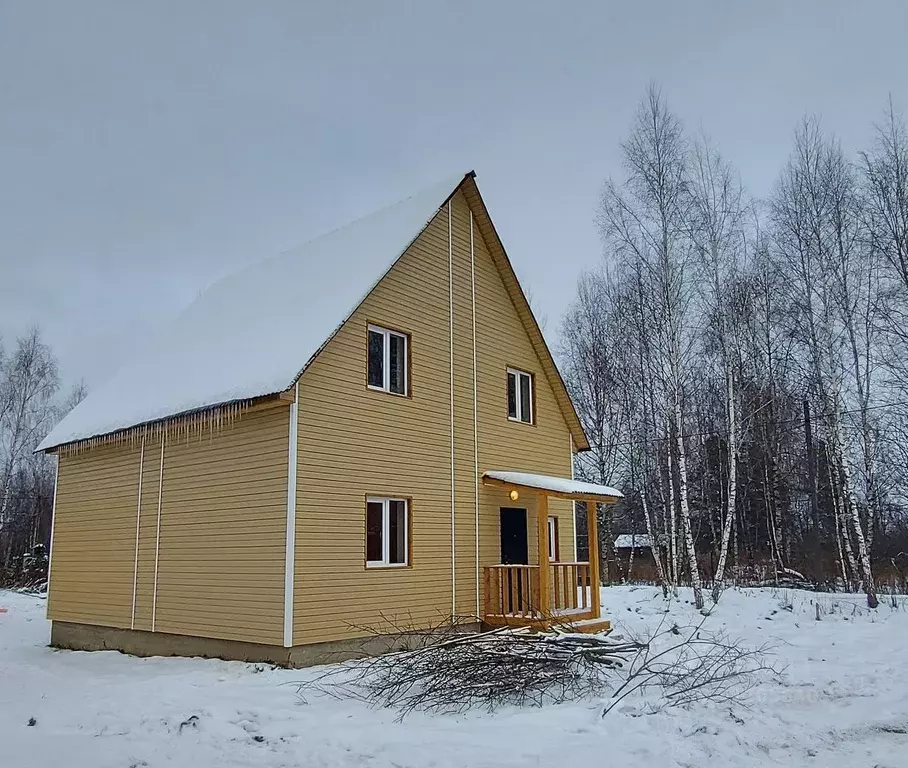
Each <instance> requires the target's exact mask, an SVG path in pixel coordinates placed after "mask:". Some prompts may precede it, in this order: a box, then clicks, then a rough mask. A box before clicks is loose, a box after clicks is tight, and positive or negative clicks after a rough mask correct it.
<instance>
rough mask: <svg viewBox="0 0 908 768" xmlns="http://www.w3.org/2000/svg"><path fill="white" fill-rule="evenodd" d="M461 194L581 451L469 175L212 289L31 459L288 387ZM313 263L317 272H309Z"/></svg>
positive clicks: (570, 414)
mask: <svg viewBox="0 0 908 768" xmlns="http://www.w3.org/2000/svg"><path fill="white" fill-rule="evenodd" d="M461 188H463V189H464V192H465V194H466V195H467V199H468V201H469V202H470V205H471V207H473V208H475V209H476V210H475V215H476V218H477V223H478V225H479V228H480V231H481V232H482V234H483V235H484V236H485V237H486V242H487V243H488V244H489V247H490V250H492V251H493V258H494V259H495V261H496V264H498V266H499V269H500V270H502V278H503V279H504V281H505V286H506V288H507V289H508V293H509V294H510V295H511V299H512V301H514V303H515V306H516V307H517V311H518V314H519V315H520V316H521V319H522V320H523V322H524V324H525V325H526V326H527V330H528V332H529V333H530V337H531V340H532V341H533V346H534V348H536V351H537V354H539V356H540V360H541V361H542V364H543V368H544V369H545V373H546V375H547V377H548V378H549V379H550V380H552V374H553V373H554V377H555V379H556V380H557V386H556V382H554V381H553V382H552V387H553V389H554V390H555V392H556V398H557V399H558V401H559V406H560V407H561V410H562V412H563V413H564V414H565V418H566V419H567V422H568V425H569V427H570V429H571V433H572V434H573V435H574V441H575V446H576V447H577V449H578V450H584V449H585V447H588V444H587V441H586V437H585V435H584V434H583V430H582V428H581V426H580V421H579V419H578V418H577V414H576V412H575V411H574V407H573V404H572V403H571V401H570V397H569V396H568V394H567V390H566V389H565V387H564V383H563V381H562V380H561V377H560V374H559V373H558V370H557V367H556V366H555V363H554V360H553V359H552V357H551V353H550V352H549V350H548V348H547V346H546V345H545V341H544V340H543V339H542V333H541V331H539V326H538V325H537V324H536V321H535V319H533V316H532V312H531V311H530V309H529V304H528V303H527V301H526V297H525V296H524V295H523V291H522V290H521V289H520V286H519V284H518V283H517V278H516V276H515V275H514V272H513V269H512V268H511V265H510V262H508V261H507V256H506V255H505V254H504V249H503V248H502V247H501V243H500V240H498V235H497V233H495V232H494V227H493V226H492V224H491V219H489V217H488V211H487V210H486V208H485V204H484V203H483V202H482V199H481V197H479V190H478V188H477V187H476V183H475V180H474V174H473V173H472V172H470V173H467V174H466V175H458V176H457V177H456V178H450V179H447V180H445V181H444V182H442V183H440V184H437V185H435V186H433V187H431V188H429V189H427V190H425V191H424V192H421V193H420V194H417V195H414V196H413V197H410V198H407V199H406V200H404V201H402V202H400V203H397V204H395V205H392V206H389V207H387V208H384V209H382V210H380V211H378V212H376V213H374V214H371V215H369V216H366V217H365V218H362V219H359V220H357V221H355V222H353V223H351V224H348V225H346V226H344V227H341V228H339V229H336V230H334V231H333V232H329V233H328V234H326V235H323V236H321V237H318V238H316V239H315V240H311V241H309V242H308V243H306V244H304V245H302V246H299V247H297V248H293V249H291V250H289V251H285V252H284V253H281V254H279V255H277V256H273V257H271V258H269V259H266V260H264V261H261V262H258V263H256V264H253V265H251V266H249V267H247V268H245V269H242V270H240V271H238V272H236V273H234V274H232V275H229V276H227V277H225V278H223V279H222V280H220V281H218V282H217V283H215V284H214V285H212V286H211V287H210V288H208V289H207V290H206V291H205V292H203V293H202V294H201V296H199V298H198V299H196V301H195V302H194V303H193V304H191V305H190V306H189V307H188V308H187V309H186V310H185V311H184V312H183V313H182V314H180V315H179V316H178V317H177V318H176V320H175V321H174V322H173V323H172V324H171V325H170V326H169V327H167V328H166V329H165V330H164V331H163V332H162V333H161V334H160V335H159V336H158V337H157V338H155V339H154V340H152V341H151V342H150V343H148V344H146V345H144V346H141V347H139V348H138V350H137V354H136V356H135V358H134V359H133V360H132V361H130V362H129V363H127V364H126V365H124V366H123V367H122V368H120V369H119V370H118V371H117V372H116V373H115V374H114V375H113V377H111V378H110V379H109V380H108V381H106V382H105V383H104V384H103V385H101V386H100V387H99V388H98V389H96V390H94V391H92V392H91V393H90V394H89V395H88V397H86V398H85V399H84V400H83V401H82V402H81V403H79V404H78V405H77V406H76V407H75V408H74V409H73V410H72V411H70V412H69V414H67V416H66V417H65V418H64V419H63V420H62V421H61V422H60V423H59V424H58V425H57V426H56V427H55V428H54V429H53V430H52V431H51V432H50V434H48V435H47V437H45V438H44V440H42V441H41V443H40V445H39V446H38V448H37V449H36V450H38V451H46V450H50V449H53V448H56V447H59V446H61V445H65V444H69V443H75V442H80V441H82V440H87V439H90V438H95V437H100V436H103V435H108V434H111V433H116V432H122V431H123V430H127V429H131V428H133V427H137V426H141V425H144V424H150V423H154V422H158V421H161V420H163V419H167V418H172V417H177V416H182V415H185V414H189V413H194V412H198V411H203V410H206V409H210V408H214V407H217V406H222V405H226V404H228V403H236V402H240V401H248V400H251V399H254V398H259V397H263V396H268V395H276V394H278V393H280V392H284V391H286V390H288V389H290V388H291V387H292V386H293V385H294V383H295V382H296V380H297V378H298V377H299V376H300V375H301V374H302V372H303V371H304V370H305V369H306V368H307V367H308V365H309V364H310V363H311V362H312V360H313V359H314V358H315V356H316V355H317V354H318V353H319V351H320V350H321V349H322V348H323V347H324V346H325V344H327V343H328V341H330V340H331V338H332V337H333V336H334V334H335V333H336V332H337V330H338V329H339V328H340V327H341V326H342V325H343V324H344V322H345V321H346V320H347V318H349V317H350V315H351V314H352V313H353V312H354V311H355V310H356V308H357V307H358V306H359V305H360V304H361V303H362V301H363V300H364V299H365V298H366V296H368V295H369V293H370V292H371V291H372V289H373V288H374V287H375V286H376V285H377V283H378V282H379V281H380V280H381V279H382V278H383V277H384V275H385V274H386V273H387V272H388V270H389V269H390V268H391V267H392V266H394V264H395V263H396V262H397V260H398V259H399V258H400V257H401V256H402V255H403V253H404V252H405V251H406V250H407V248H408V247H409V246H410V244H411V243H412V242H413V241H414V240H415V239H416V238H417V237H418V236H419V235H420V234H421V233H422V231H423V230H424V229H425V228H426V226H427V225H428V224H429V222H430V221H431V220H432V219H433V218H434V216H435V214H436V213H437V212H438V211H439V209H440V208H441V207H442V206H443V205H444V204H445V203H446V202H447V201H448V199H449V198H450V197H451V196H452V195H454V193H455V192H457V191H458V190H459V189H461ZM490 238H491V239H490ZM493 243H494V245H493ZM502 257H503V259H504V262H502ZM314 264H319V265H320V267H321V268H320V269H318V270H313V268H312V267H313V265H314ZM515 289H516V292H515ZM528 321H529V322H528ZM536 336H538V338H535V337H536ZM565 403H566V406H567V411H565Z"/></svg>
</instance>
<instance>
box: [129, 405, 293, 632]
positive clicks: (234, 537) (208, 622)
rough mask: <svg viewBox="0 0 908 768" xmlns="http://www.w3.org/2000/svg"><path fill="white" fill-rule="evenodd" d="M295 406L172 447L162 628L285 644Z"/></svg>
mask: <svg viewBox="0 0 908 768" xmlns="http://www.w3.org/2000/svg"><path fill="white" fill-rule="evenodd" d="M288 412H289V406H281V407H275V408H271V409H268V410H263V411H255V412H252V413H249V414H246V415H244V416H243V417H242V418H240V419H239V420H238V421H237V422H235V423H234V425H233V426H232V428H231V429H229V430H227V431H225V432H223V433H221V434H219V435H217V436H216V437H215V438H214V439H211V440H202V441H190V442H174V443H173V444H168V445H167V446H166V447H165V451H164V474H163V477H164V484H163V493H162V496H161V532H160V554H159V557H158V588H157V599H156V605H155V630H156V631H159V632H172V633H176V634H184V635H197V636H200V637H217V638H222V639H227V640H241V641H248V642H257V643H269V644H274V645H280V644H281V643H282V642H283V605H284V602H283V600H284V598H283V596H284V541H285V527H286V516H287V431H288V421H287V420H288V418H289V415H288ZM156 511H157V510H156V509H155V510H154V514H155V515H156ZM143 615H144V614H143Z"/></svg>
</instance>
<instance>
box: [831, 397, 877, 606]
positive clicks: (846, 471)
mask: <svg viewBox="0 0 908 768" xmlns="http://www.w3.org/2000/svg"><path fill="white" fill-rule="evenodd" d="M838 416H839V414H838V412H836V414H835V416H834V418H835V420H836V424H835V440H836V446H835V449H836V453H837V454H838V463H839V466H840V468H841V472H842V485H843V493H842V497H843V501H844V502H845V506H846V515H847V516H848V518H850V520H851V525H852V527H853V528H854V538H855V541H856V542H857V545H858V553H857V555H858V563H859V564H860V566H861V581H862V584H861V586H862V588H863V590H864V592H865V593H866V595H867V605H868V606H869V607H870V608H876V607H877V606H878V605H879V604H880V602H879V600H878V599H877V596H876V585H875V584H874V583H873V571H872V570H871V567H870V552H869V551H868V550H867V540H866V539H865V537H864V529H863V526H862V525H861V516H860V511H859V510H858V501H857V497H856V495H855V492H854V484H853V481H852V475H851V464H850V462H849V461H848V457H847V456H846V455H845V449H844V442H845V441H844V440H843V438H842V421H841V419H840V418H839V417H838Z"/></svg>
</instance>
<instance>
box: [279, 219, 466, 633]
mask: <svg viewBox="0 0 908 768" xmlns="http://www.w3.org/2000/svg"><path fill="white" fill-rule="evenodd" d="M447 279H448V250H447V224H446V221H445V219H444V215H443V214H441V215H439V216H437V217H436V218H435V220H434V221H433V222H432V223H431V224H430V225H429V226H428V228H427V229H426V231H425V232H424V234H423V235H422V236H421V237H420V238H418V239H417V241H416V242H415V243H414V244H413V245H412V246H411V247H410V249H409V250H408V252H407V254H406V256H404V257H403V258H401V259H400V260H399V261H398V263H397V264H396V265H395V266H394V268H393V269H391V271H390V272H389V273H388V274H387V275H386V276H385V278H384V279H383V280H382V281H381V283H379V285H378V286H377V287H376V288H375V290H374V291H373V292H372V293H371V294H370V295H369V297H368V298H367V299H366V300H365V301H364V302H363V304H362V305H361V306H360V307H359V308H358V309H357V310H356V312H354V314H353V315H352V316H351V318H350V319H349V320H348V321H347V322H346V323H345V324H344V325H343V326H342V328H341V329H340V330H339V331H338V333H337V334H336V335H335V337H334V338H333V339H332V341H331V342H330V343H329V344H328V345H327V346H326V348H325V349H324V350H323V351H322V353H321V354H320V355H319V356H318V358H316V360H315V361H314V362H313V364H312V365H311V366H310V367H309V369H308V370H307V371H306V373H305V374H304V375H303V377H302V378H301V379H300V409H299V413H300V426H299V441H300V442H299V476H298V481H297V527H296V533H297V538H296V572H295V581H296V583H295V588H294V595H295V601H294V602H295V605H294V611H295V614H294V633H293V634H294V638H293V639H294V643H295V644H299V643H311V642H319V641H325V640H333V639H338V638H345V637H354V636H357V635H363V634H367V633H368V629H366V628H367V627H368V628H371V627H376V628H377V627H382V626H387V621H388V620H390V621H392V622H393V621H398V622H402V623H407V622H415V623H419V624H425V623H427V622H434V621H438V620H440V619H443V618H444V617H445V616H449V615H450V613H451V535H450V525H451V470H450V464H451V453H450V434H449V428H448V424H449V405H448V404H449V398H450V390H449V368H450V358H449V354H448V349H449V336H448V292H447ZM370 322H371V323H375V324H377V325H382V326H388V327H391V328H394V329H398V330H401V331H405V332H408V333H410V334H411V349H410V352H411V362H412V369H411V394H412V397H408V398H401V397H394V396H391V395H388V394H385V393H380V392H374V391H371V390H369V389H367V388H366V326H367V324H368V323H370ZM366 495H377V496H380V495H387V496H407V497H411V498H412V525H411V531H412V541H411V551H412V553H413V561H412V564H411V566H410V567H408V568H403V569H388V570H375V569H367V568H366V567H365V497H366Z"/></svg>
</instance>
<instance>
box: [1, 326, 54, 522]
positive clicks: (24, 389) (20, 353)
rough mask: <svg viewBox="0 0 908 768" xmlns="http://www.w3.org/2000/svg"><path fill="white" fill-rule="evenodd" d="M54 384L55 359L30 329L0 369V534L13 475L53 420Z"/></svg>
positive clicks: (6, 512) (38, 335) (8, 505)
mask: <svg viewBox="0 0 908 768" xmlns="http://www.w3.org/2000/svg"><path fill="white" fill-rule="evenodd" d="M58 386H59V379H58V376H57V365H56V361H55V360H54V357H53V355H52V353H51V351H50V349H49V348H48V347H47V346H46V345H45V344H44V343H43V342H42V341H41V335H40V332H39V331H38V330H37V329H33V330H32V331H31V332H29V333H28V334H27V335H25V336H23V337H22V338H20V339H19V340H18V343H17V346H16V349H15V351H14V352H13V354H12V356H10V357H9V358H8V359H7V360H6V361H5V365H4V366H3V368H2V370H0V534H2V533H3V529H4V527H5V526H6V525H7V524H8V522H9V521H8V513H9V509H10V498H11V494H10V490H11V487H12V483H13V478H14V477H15V474H16V472H17V470H18V469H19V467H20V465H21V464H22V463H23V462H24V461H25V459H26V458H27V457H28V456H29V454H30V453H31V451H32V449H33V448H34V447H35V445H36V444H37V442H38V440H40V439H41V437H43V436H44V434H45V432H46V431H47V430H49V429H50V426H51V424H52V422H53V418H54V410H53V398H54V395H55V394H56V392H57V388H58Z"/></svg>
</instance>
